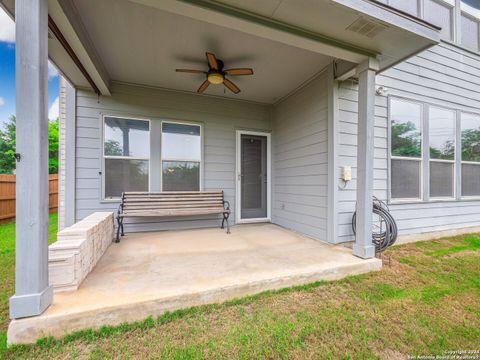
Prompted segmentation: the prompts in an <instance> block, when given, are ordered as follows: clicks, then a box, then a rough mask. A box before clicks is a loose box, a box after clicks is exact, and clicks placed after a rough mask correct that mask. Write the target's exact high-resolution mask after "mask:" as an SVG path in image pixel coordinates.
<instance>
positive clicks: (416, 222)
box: [337, 42, 480, 242]
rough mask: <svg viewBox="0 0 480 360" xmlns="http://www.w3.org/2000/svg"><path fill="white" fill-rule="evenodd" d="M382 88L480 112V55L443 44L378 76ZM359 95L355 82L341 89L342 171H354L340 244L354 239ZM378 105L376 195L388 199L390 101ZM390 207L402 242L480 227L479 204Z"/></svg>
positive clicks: (342, 208) (345, 196)
mask: <svg viewBox="0 0 480 360" xmlns="http://www.w3.org/2000/svg"><path fill="white" fill-rule="evenodd" d="M377 84H378V86H381V85H382V86H385V87H387V88H388V96H399V97H404V98H407V99H411V100H414V101H420V102H425V103H429V104H432V105H439V106H444V107H448V108H450V109H454V110H461V111H467V112H474V113H480V96H479V92H480V88H479V85H478V84H480V56H478V55H475V54H474V53H472V52H469V51H466V50H463V49H461V48H459V47H457V46H454V45H451V44H448V43H443V42H442V43H441V44H440V45H437V46H435V47H433V48H431V49H429V50H426V51H424V52H422V53H420V54H418V55H417V56H415V57H412V58H410V59H409V60H406V61H404V62H402V63H400V64H398V65H397V66H395V67H394V68H391V69H389V70H387V71H385V72H383V73H382V74H380V75H378V76H377ZM357 91H358V88H357V85H356V84H355V83H353V82H350V81H346V82H343V83H341V84H340V89H339V100H338V102H339V136H338V138H339V143H340V144H339V147H338V166H342V165H350V166H352V174H353V180H352V181H351V182H350V183H349V184H348V185H347V187H346V189H345V190H340V192H339V195H338V196H339V213H338V223H339V225H338V240H337V241H338V242H346V241H352V240H354V237H353V233H352V230H351V217H352V213H353V211H354V209H355V185H356V182H355V178H356V168H355V167H356V145H357V144H356V128H357V114H356V109H357V97H358V92H357ZM375 104H376V108H375V165H374V168H375V169H374V193H375V195H376V196H377V197H379V198H380V199H382V200H387V199H388V189H389V179H388V177H389V175H388V174H389V170H388V168H389V158H388V153H389V144H388V105H387V104H388V98H387V97H386V96H376V99H375ZM389 207H390V210H391V212H392V214H393V216H394V218H395V219H396V221H397V224H398V227H399V234H400V237H401V238H402V237H404V238H406V237H407V235H413V234H420V233H428V232H432V233H433V232H437V234H438V232H439V231H444V230H455V229H462V228H468V227H475V226H479V224H480V217H479V215H478V214H479V213H480V201H478V200H451V201H430V202H424V201H420V202H411V203H401V204H400V203H398V202H397V203H395V202H390V204H389Z"/></svg>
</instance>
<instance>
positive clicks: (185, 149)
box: [162, 122, 202, 191]
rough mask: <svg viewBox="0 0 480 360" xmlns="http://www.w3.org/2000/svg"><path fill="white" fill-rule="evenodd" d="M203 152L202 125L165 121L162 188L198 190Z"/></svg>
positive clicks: (169, 189) (168, 189)
mask: <svg viewBox="0 0 480 360" xmlns="http://www.w3.org/2000/svg"><path fill="white" fill-rule="evenodd" d="M201 153H202V151H201V128H200V126H199V125H191V124H180V123H170V122H164V123H162V189H163V191H199V190H200V165H201V159H202V154H201Z"/></svg>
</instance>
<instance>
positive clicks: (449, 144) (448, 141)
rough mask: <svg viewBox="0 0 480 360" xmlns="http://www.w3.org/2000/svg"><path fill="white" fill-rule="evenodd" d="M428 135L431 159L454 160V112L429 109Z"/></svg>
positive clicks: (434, 108)
mask: <svg viewBox="0 0 480 360" xmlns="http://www.w3.org/2000/svg"><path fill="white" fill-rule="evenodd" d="M428 113H429V114H428V120H429V122H428V126H429V129H428V133H429V146H430V158H431V159H444V160H454V159H455V112H453V111H451V110H445V109H440V108H436V107H430V109H429V112H428Z"/></svg>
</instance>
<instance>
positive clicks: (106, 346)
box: [0, 230, 480, 359]
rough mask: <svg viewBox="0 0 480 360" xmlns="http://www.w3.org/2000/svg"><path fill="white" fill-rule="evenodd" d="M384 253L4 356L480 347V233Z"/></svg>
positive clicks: (394, 355)
mask: <svg viewBox="0 0 480 360" xmlns="http://www.w3.org/2000/svg"><path fill="white" fill-rule="evenodd" d="M2 231H4V230H0V234H3V232H2ZM5 244H8V246H7V247H8V249H9V250H8V251H4V250H2V251H3V252H2V253H1V256H2V257H5V259H3V258H2V264H7V265H8V266H4V267H3V268H4V269H7V270H8V273H7V274H6V275H5V274H2V276H3V278H2V286H3V287H4V288H2V289H1V294H2V308H1V311H2V313H1V316H2V319H3V323H2V324H3V325H2V326H3V328H4V329H5V327H6V325H7V323H6V318H7V305H6V302H7V298H8V296H9V295H10V294H11V293H12V291H13V286H12V284H13V257H12V256H13V240H10V241H7V242H6V243H5V240H4V236H2V243H1V246H2V249H4V246H5ZM7 257H9V260H7ZM383 258H384V260H385V266H384V268H383V269H382V270H381V271H380V272H375V273H370V274H365V275H360V276H354V277H349V278H347V279H344V280H341V281H334V282H320V283H315V284H310V285H306V286H300V287H294V288H290V289H284V290H281V291H275V292H266V293H262V294H260V295H256V296H251V297H247V298H242V299H239V300H235V301H230V302H227V303H224V304H221V305H210V306H202V307H196V308H191V309H187V310H181V311H176V312H173V313H167V314H165V315H163V316H160V317H159V318H156V319H152V318H149V319H146V320H145V321H142V322H138V323H134V324H123V325H121V326H118V327H104V328H101V329H99V330H85V331H81V332H77V333H74V334H70V335H68V336H66V337H65V338H63V339H60V340H54V339H51V338H47V339H41V340H40V341H39V342H38V343H37V344H36V345H31V346H14V347H11V348H9V349H8V350H4V351H3V354H2V352H0V358H3V357H5V358H8V359H11V358H12V359H14V358H22V359H23V358H26V359H33V358H39V359H70V358H72V359H76V358H80V359H104V358H107V359H108V358H115V359H117V358H120V359H133V358H134V359H138V358H166V359H200V358H213V359H225V358H236V359H237V358H238V359H252V358H260V359H277V358H289V359H306V358H309V359H405V358H406V357H407V356H408V355H442V354H444V352H445V351H448V350H468V349H472V350H479V349H480V235H473V234H472V235H465V236H458V237H451V238H444V239H440V240H435V241H429V242H419V243H414V244H408V245H402V246H397V247H394V248H391V249H389V250H387V251H386V252H385V253H384V254H383ZM3 303H4V304H3ZM2 356H3V357H2Z"/></svg>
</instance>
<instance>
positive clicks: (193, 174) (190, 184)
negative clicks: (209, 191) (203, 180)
mask: <svg viewBox="0 0 480 360" xmlns="http://www.w3.org/2000/svg"><path fill="white" fill-rule="evenodd" d="M162 180H163V191H199V190H200V163H199V162H191V161H164V162H163V166H162Z"/></svg>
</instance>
